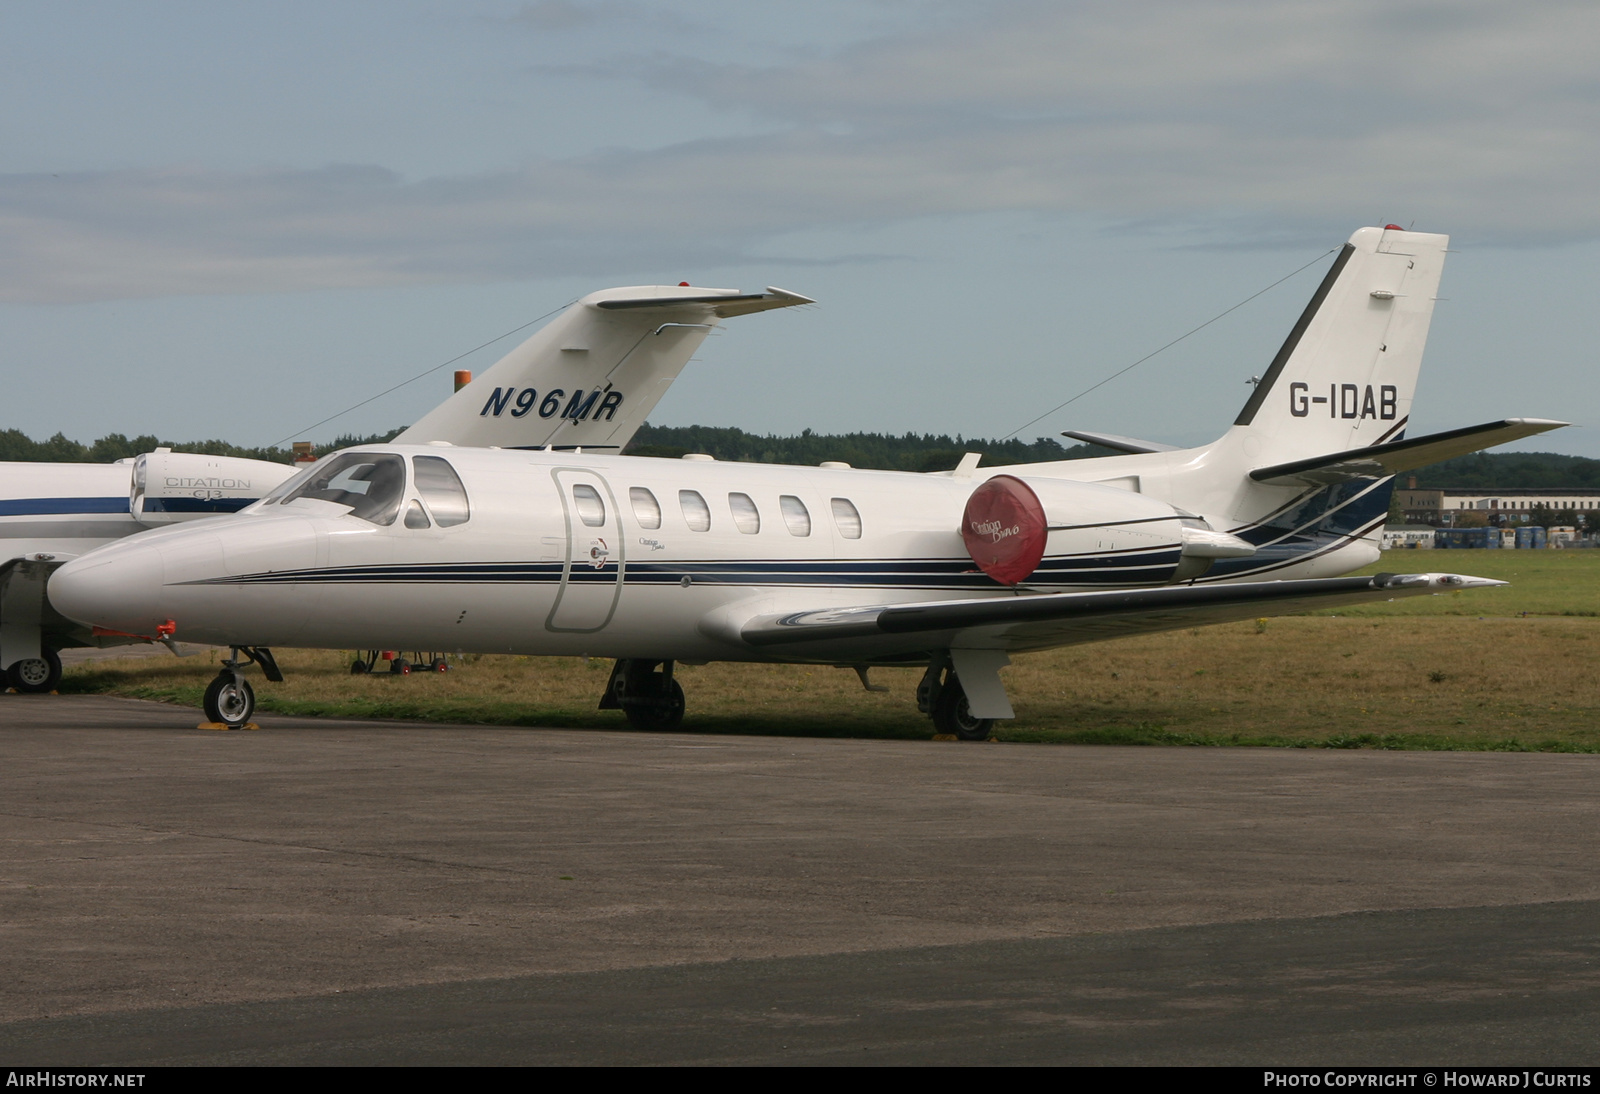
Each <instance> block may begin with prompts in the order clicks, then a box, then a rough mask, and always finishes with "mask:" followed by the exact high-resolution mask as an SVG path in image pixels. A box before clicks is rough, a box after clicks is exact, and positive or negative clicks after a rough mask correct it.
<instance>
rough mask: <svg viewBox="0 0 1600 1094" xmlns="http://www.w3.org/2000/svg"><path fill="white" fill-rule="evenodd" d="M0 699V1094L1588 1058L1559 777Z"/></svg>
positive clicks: (1584, 873)
mask: <svg viewBox="0 0 1600 1094" xmlns="http://www.w3.org/2000/svg"><path fill="white" fill-rule="evenodd" d="M199 720H200V716H199V714H198V712H195V711H190V710H185V709H182V708H176V707H169V706H162V705H158V704H152V703H140V702H135V701H130V700H117V699H108V698H98V697H80V696H60V697H49V696H16V695H0V984H3V985H4V989H3V990H0V1064H18V1065H30V1066H33V1065H41V1064H51V1063H54V1064H73V1063H77V1064H89V1063H107V1064H110V1063H115V1064H125V1065H137V1064H145V1065H148V1064H158V1063H180V1062H193V1063H227V1062H284V1063H290V1062H293V1063H325V1062H352V1063H379V1062H393V1063H418V1062H438V1063H459V1062H483V1063H517V1062H527V1063H544V1062H637V1063H652V1062H659V1063H668V1062H671V1063H679V1062H681V1063H705V1062H724V1063H732V1062H744V1063H749V1062H818V1063H864V1062H874V1063H877V1062H900V1063H927V1062H957V1063H959V1062H972V1063H979V1062H997V1063H1006V1062H1015V1063H1024V1062H1167V1063H1182V1062H1193V1063H1199V1062H1206V1063H1242V1064H1269V1063H1273V1064H1290V1063H1299V1062H1303V1063H1316V1064H1331V1063H1339V1062H1348V1063H1418V1062H1430V1063H1452V1064H1463V1065H1464V1064H1471V1063H1505V1064H1527V1063H1542V1064H1567V1065H1577V1064H1593V1063H1595V1062H1596V1057H1597V1056H1600V1051H1597V1050H1596V1047H1595V1038H1594V1036H1593V1030H1594V1029H1595V1028H1596V1019H1597V1018H1600V918H1597V915H1596V913H1597V912H1600V868H1597V865H1596V862H1595V857H1594V853H1593V849H1594V847H1595V846H1596V837H1597V836H1600V794H1597V793H1596V788H1595V783H1596V779H1597V777H1600V757H1594V756H1562V755H1527V754H1509V755H1507V754H1474V753H1415V752H1410V753H1407V752H1362V751H1351V752H1341V751H1320V750H1304V751H1301V750H1269V749H1260V750H1254V749H1215V750H1213V749H1163V748H1149V749H1137V748H1079V747H1060V746H1027V745H998V744H958V743H935V742H916V743H906V742H892V741H841V740H822V739H794V738H749V737H711V736H696V735H693V734H677V735H653V734H639V733H629V732H614V733H612V732H595V731H561V730H537V729H508V728H485V727H459V726H436V725H413V724H405V723H393V722H386V723H379V722H350V721H338V720H331V719H329V720H320V719H302V718H285V717H277V716H271V715H268V716H264V717H263V718H262V719H261V722H262V724H263V726H264V727H265V728H263V729H262V730H260V731H256V732H244V731H235V732H227V733H219V732H210V731H201V730H197V729H195V728H194V727H195V725H196V723H197V722H198V721H199Z"/></svg>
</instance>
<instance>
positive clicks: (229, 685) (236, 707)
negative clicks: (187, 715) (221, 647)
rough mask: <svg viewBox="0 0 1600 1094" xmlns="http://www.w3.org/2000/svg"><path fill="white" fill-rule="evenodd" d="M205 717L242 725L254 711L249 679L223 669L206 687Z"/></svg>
mask: <svg viewBox="0 0 1600 1094" xmlns="http://www.w3.org/2000/svg"><path fill="white" fill-rule="evenodd" d="M203 705H204V706H205V711H206V719H207V720H208V721H212V722H216V723H218V724H220V725H225V726H242V725H244V724H245V723H246V722H248V721H249V720H250V716H251V715H252V714H254V713H255V712H256V693H255V690H254V689H253V688H251V686H250V681H248V680H246V679H244V678H243V677H241V676H236V675H234V673H233V671H232V670H231V669H223V670H222V672H220V673H218V675H217V678H216V679H215V680H213V681H211V686H210V687H208V688H206V697H205V702H204V704H203Z"/></svg>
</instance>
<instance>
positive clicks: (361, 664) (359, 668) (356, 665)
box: [350, 657, 372, 676]
mask: <svg viewBox="0 0 1600 1094" xmlns="http://www.w3.org/2000/svg"><path fill="white" fill-rule="evenodd" d="M371 671H372V669H371V668H370V667H369V666H368V665H367V663H366V662H365V661H363V660H361V658H359V657H357V658H356V659H355V660H354V661H352V662H350V675H351V676H365V675H366V674H367V673H369V672H371Z"/></svg>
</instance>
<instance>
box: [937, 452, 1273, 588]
mask: <svg viewBox="0 0 1600 1094" xmlns="http://www.w3.org/2000/svg"><path fill="white" fill-rule="evenodd" d="M961 538H962V541H963V542H964V543H965V544H966V547H967V552H968V554H970V555H971V556H972V560H973V561H974V562H976V563H977V564H978V567H979V568H980V569H981V570H983V572H984V573H986V574H988V575H989V576H990V577H992V578H994V579H995V580H996V581H998V582H1000V583H1001V584H1003V585H1016V584H1019V583H1021V582H1023V581H1025V580H1027V579H1028V578H1029V577H1030V576H1032V575H1033V574H1034V572H1035V571H1036V570H1038V568H1039V564H1040V563H1041V562H1042V561H1043V560H1044V557H1045V555H1046V553H1047V552H1048V553H1049V554H1050V555H1051V556H1052V557H1061V556H1072V555H1080V556H1092V555H1097V554H1099V555H1107V554H1122V553H1133V552H1157V553H1166V554H1168V555H1169V556H1170V557H1171V559H1172V562H1171V570H1170V571H1168V572H1165V573H1160V574H1158V573H1157V572H1156V570H1155V569H1154V568H1151V569H1150V571H1149V573H1150V577H1151V579H1152V581H1153V582H1159V581H1164V580H1165V581H1182V580H1188V579H1189V578H1192V577H1198V576H1199V575H1200V574H1203V573H1204V572H1205V571H1206V570H1208V569H1210V567H1211V563H1212V560H1214V559H1217V558H1238V557H1243V556H1247V555H1251V554H1254V553H1255V548H1254V547H1252V546H1251V545H1250V544H1248V543H1246V542H1245V541H1244V540H1242V539H1239V538H1238V537H1236V536H1232V535H1229V534H1228V533H1226V532H1217V531H1213V530H1212V529H1211V528H1210V527H1209V526H1208V525H1207V524H1206V522H1205V521H1203V520H1201V519H1200V518H1198V517H1196V516H1194V515H1193V514H1191V513H1185V512H1183V511H1181V510H1178V509H1174V508H1173V507H1172V506H1171V505H1168V504H1167V503H1166V502H1163V501H1158V500H1156V499H1155V498H1150V497H1146V496H1144V495H1143V494H1136V493H1133V492H1131V491H1128V490H1119V489H1117V488H1115V487H1109V486H1100V485H1097V484H1094V483H1083V482H1074V481H1072V480H1070V479H1048V478H1039V477H1029V478H1025V479H1024V478H1020V477H1018V476H1016V475H995V476H994V477H993V478H990V479H988V480H986V481H984V482H983V483H982V484H980V485H979V486H978V488H977V489H976V490H974V491H973V492H972V496H971V497H969V498H968V499H967V506H966V509H965V511H964V512H963V514H962V518H961Z"/></svg>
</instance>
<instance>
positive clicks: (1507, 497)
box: [1394, 479, 1600, 525]
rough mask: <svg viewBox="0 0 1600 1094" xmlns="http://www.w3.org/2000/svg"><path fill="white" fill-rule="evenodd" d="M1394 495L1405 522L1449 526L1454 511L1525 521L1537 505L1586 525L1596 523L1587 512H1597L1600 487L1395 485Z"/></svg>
mask: <svg viewBox="0 0 1600 1094" xmlns="http://www.w3.org/2000/svg"><path fill="white" fill-rule="evenodd" d="M1411 481H1412V482H1415V481H1416V480H1415V479H1412V480H1411ZM1394 494H1395V499H1396V500H1397V501H1398V502H1399V503H1400V509H1401V512H1402V513H1403V514H1404V519H1405V521H1406V523H1407V524H1431V525H1450V524H1454V523H1455V519H1456V515H1457V514H1459V513H1462V512H1468V511H1473V512H1478V513H1482V514H1483V515H1484V516H1485V517H1487V518H1489V519H1490V522H1491V523H1494V524H1499V523H1503V522H1507V523H1526V522H1527V521H1528V520H1529V519H1530V518H1531V516H1532V513H1533V510H1534V509H1535V508H1538V507H1543V508H1546V509H1550V510H1553V511H1554V513H1555V515H1556V516H1558V517H1562V518H1565V519H1563V520H1562V522H1561V523H1562V524H1574V525H1575V524H1576V523H1577V521H1578V519H1579V518H1580V517H1582V518H1584V521H1585V523H1586V524H1593V523H1596V522H1595V521H1593V520H1591V519H1590V515H1591V514H1600V490H1577V489H1564V488H1561V487H1543V488H1529V489H1524V490H1498V491H1489V490H1440V489H1418V488H1417V487H1415V486H1404V487H1397V488H1396V489H1395V492H1394ZM1495 518H1500V519H1495Z"/></svg>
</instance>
